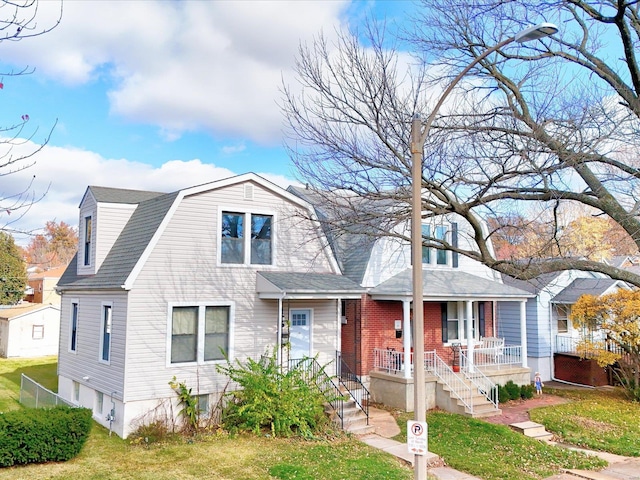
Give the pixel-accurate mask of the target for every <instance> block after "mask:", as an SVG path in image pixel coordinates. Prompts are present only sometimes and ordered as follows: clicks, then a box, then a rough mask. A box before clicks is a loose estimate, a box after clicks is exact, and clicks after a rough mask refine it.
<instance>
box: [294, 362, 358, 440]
mask: <svg viewBox="0 0 640 480" xmlns="http://www.w3.org/2000/svg"><path fill="white" fill-rule="evenodd" d="M289 368H290V369H291V368H300V369H301V371H302V372H303V374H305V377H304V380H305V381H306V382H307V383H308V382H310V381H313V382H314V384H315V385H316V387H318V390H319V391H320V393H322V395H323V396H324V397H325V399H326V400H327V402H328V403H329V405H331V408H332V409H333V411H334V412H335V413H336V415H337V416H338V418H339V419H340V428H342V429H344V400H345V399H344V395H343V393H342V391H341V390H340V387H339V386H338V385H336V383H335V382H334V381H333V379H332V378H331V377H330V376H329V375H327V372H325V370H324V368H323V367H322V366H321V365H320V364H319V363H318V361H317V360H316V359H315V358H311V357H304V358H297V359H290V360H289ZM339 384H341V382H339ZM368 422H369V416H368V415H367V424H368Z"/></svg>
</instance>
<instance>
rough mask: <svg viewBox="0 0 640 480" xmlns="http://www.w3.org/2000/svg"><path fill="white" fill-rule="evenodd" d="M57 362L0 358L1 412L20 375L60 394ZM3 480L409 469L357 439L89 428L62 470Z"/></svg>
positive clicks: (371, 473) (10, 404)
mask: <svg viewBox="0 0 640 480" xmlns="http://www.w3.org/2000/svg"><path fill="white" fill-rule="evenodd" d="M56 372H57V364H56V358H55V357H47V358H38V359H27V360H25V359H15V360H14V359H9V360H7V359H0V412H2V411H7V410H12V409H17V408H21V406H20V404H19V403H18V399H19V397H20V374H21V373H25V374H27V375H28V376H29V377H31V378H33V379H34V380H36V381H38V382H39V383H41V384H43V385H44V386H46V387H47V388H49V389H50V390H53V391H56V390H57V376H56ZM0 477H1V478H2V479H3V480H27V479H28V480H44V479H47V480H63V479H64V480H66V479H73V480H84V479H87V480H99V479H109V480H125V479H126V480H129V479H136V480H138V479H140V480H147V479H148V480H165V479H166V480H169V479H171V480H182V479H185V480H186V479H201V478H215V479H223V480H224V479H229V480H231V479H233V480H236V479H237V480H263V479H264V480H267V479H269V480H273V479H280V480H293V479H295V480H312V479H321V480H341V479H344V478H367V479H371V480H387V479H389V480H409V479H411V478H412V477H413V474H412V470H411V469H410V468H408V467H407V466H405V465H403V464H401V463H400V462H399V461H398V460H397V459H395V458H394V457H392V456H391V455H389V454H386V453H384V452H382V451H380V450H377V449H374V448H372V447H369V446H368V445H365V444H363V443H361V442H359V441H358V440H356V439H354V438H350V437H347V436H340V437H338V438H336V439H333V440H331V441H330V440H315V441H304V440H293V439H283V438H273V437H267V436H262V437H256V436H236V437H230V436H227V435H215V434H212V435H210V436H203V437H202V438H200V439H198V440H197V441H188V440H187V439H183V438H177V439H174V440H171V441H167V442H165V443H158V444H151V445H148V446H147V445H132V444H130V443H129V442H128V441H125V440H122V439H120V438H119V437H117V436H116V435H112V436H109V432H108V431H107V429H105V428H103V427H101V426H98V425H97V424H94V426H93V430H92V431H91V434H90V436H89V440H88V441H87V443H86V445H85V446H84V448H83V450H82V452H81V453H80V455H78V456H77V457H76V458H74V459H72V460H70V461H68V462H64V463H47V464H42V465H28V466H21V467H11V468H2V469H0Z"/></svg>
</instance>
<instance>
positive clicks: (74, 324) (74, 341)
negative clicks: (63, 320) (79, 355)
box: [69, 301, 78, 352]
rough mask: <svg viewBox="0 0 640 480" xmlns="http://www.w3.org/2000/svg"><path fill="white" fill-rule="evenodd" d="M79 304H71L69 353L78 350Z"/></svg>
mask: <svg viewBox="0 0 640 480" xmlns="http://www.w3.org/2000/svg"><path fill="white" fill-rule="evenodd" d="M77 349H78V302H77V301H76V302H71V318H70V319H69V351H70V352H77V351H78V350H77Z"/></svg>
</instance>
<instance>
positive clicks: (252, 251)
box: [220, 212, 273, 265]
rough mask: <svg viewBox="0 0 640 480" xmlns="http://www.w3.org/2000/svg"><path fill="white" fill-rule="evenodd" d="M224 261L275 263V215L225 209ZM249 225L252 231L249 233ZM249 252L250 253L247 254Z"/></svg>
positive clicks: (222, 241) (222, 232) (222, 225)
mask: <svg viewBox="0 0 640 480" xmlns="http://www.w3.org/2000/svg"><path fill="white" fill-rule="evenodd" d="M221 217H222V221H221V232H220V234H221V239H220V262H221V263H228V264H240V265H242V264H246V263H250V264H251V265H271V264H272V263H273V242H272V236H271V227H272V223H273V216H272V215H261V214H256V213H238V212H222V215H221ZM246 225H249V226H250V234H249V235H248V236H247V235H246ZM246 252H249V255H247V254H246Z"/></svg>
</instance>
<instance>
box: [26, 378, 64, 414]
mask: <svg viewBox="0 0 640 480" xmlns="http://www.w3.org/2000/svg"><path fill="white" fill-rule="evenodd" d="M20 403H21V404H22V405H24V406H25V407H29V408H46V407H55V406H56V405H68V406H70V407H75V405H74V404H73V403H71V402H69V401H67V400H65V399H63V398H62V397H60V396H58V395H57V394H56V393H53V392H52V391H51V390H49V389H47V388H44V387H43V386H42V385H40V384H39V383H38V382H36V381H35V380H32V379H31V378H29V377H27V376H26V375H25V374H24V373H23V374H22V377H21V378H20Z"/></svg>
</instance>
